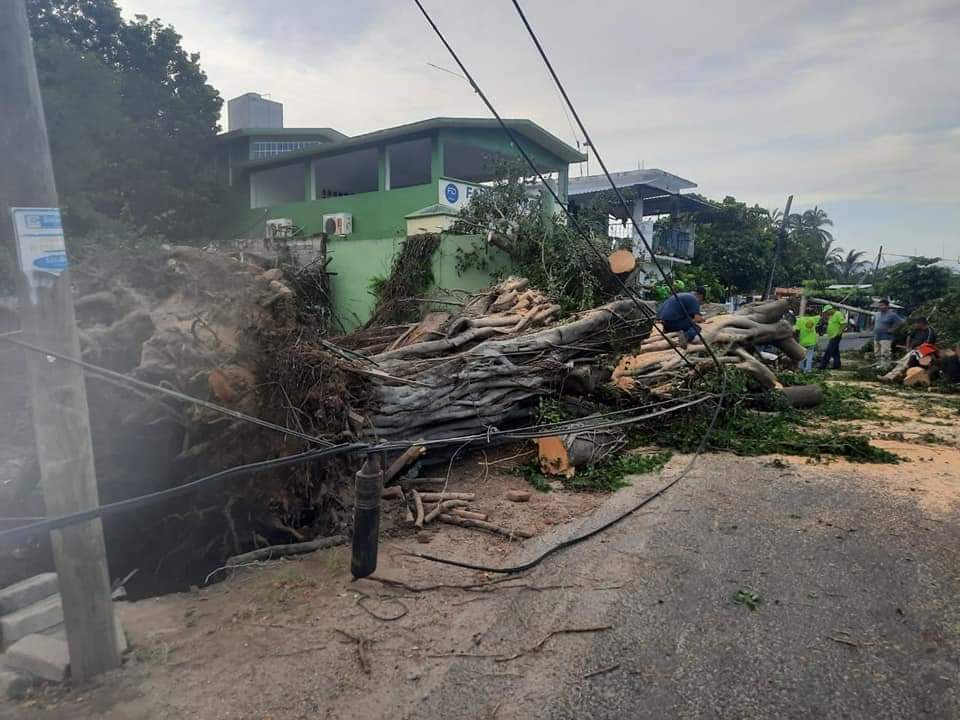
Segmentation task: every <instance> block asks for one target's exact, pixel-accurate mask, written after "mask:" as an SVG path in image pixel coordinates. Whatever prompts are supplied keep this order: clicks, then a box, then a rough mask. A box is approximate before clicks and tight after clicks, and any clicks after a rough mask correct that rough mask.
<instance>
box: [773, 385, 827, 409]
mask: <svg viewBox="0 0 960 720" xmlns="http://www.w3.org/2000/svg"><path fill="white" fill-rule="evenodd" d="M780 392H781V393H783V395H784V396H785V397H786V398H787V402H789V403H790V406H791V407H795V408H810V407H816V406H817V405H819V404H820V403H822V402H823V387H821V386H820V385H792V386H790V387H785V388H782V389H781V390H780Z"/></svg>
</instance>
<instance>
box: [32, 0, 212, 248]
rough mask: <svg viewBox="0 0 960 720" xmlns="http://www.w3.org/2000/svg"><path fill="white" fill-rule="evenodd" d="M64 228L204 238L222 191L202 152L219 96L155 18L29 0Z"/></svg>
mask: <svg viewBox="0 0 960 720" xmlns="http://www.w3.org/2000/svg"><path fill="white" fill-rule="evenodd" d="M27 5H28V13H29V19H30V25H31V30H32V32H33V36H34V39H35V54H36V57H37V66H38V71H39V77H40V88H41V92H42V93H43V101H44V107H45V110H46V115H47V125H48V133H49V135H50V145H51V152H52V154H53V162H54V170H55V173H56V177H57V186H58V190H59V191H60V196H61V201H62V205H63V207H64V211H65V212H64V220H65V223H66V225H67V233H68V237H70V236H77V235H93V234H97V233H103V232H110V231H115V230H116V229H117V226H119V225H120V224H121V222H120V221H121V220H122V221H123V223H124V224H125V226H126V227H125V228H124V230H125V231H126V232H127V233H132V234H139V235H154V236H155V235H166V236H174V237H180V238H189V237H193V238H201V237H209V236H211V235H212V234H213V232H214V230H215V229H216V224H217V220H218V212H217V210H218V209H219V208H220V207H221V206H222V205H223V204H224V203H225V202H226V197H227V192H228V191H227V190H226V189H225V188H224V187H223V186H222V184H221V183H219V182H218V181H217V179H216V178H215V177H214V176H213V174H212V173H213V170H212V168H213V163H212V162H211V158H210V157H209V156H208V150H209V145H210V140H212V138H213V137H214V136H215V135H216V133H217V131H218V130H219V127H218V125H217V121H218V117H219V113H220V107H221V105H222V100H221V98H220V95H219V93H218V92H217V91H216V89H214V88H213V87H211V86H210V85H209V84H208V83H207V81H206V80H207V78H206V75H205V74H204V72H203V71H202V69H201V68H200V65H199V62H198V57H197V55H195V54H188V53H187V52H186V51H185V50H184V49H183V48H182V47H181V46H180V36H179V35H178V34H177V33H176V32H175V31H174V30H173V28H171V27H169V26H165V25H163V23H161V22H160V21H159V20H148V19H147V18H146V17H145V16H142V15H139V16H136V18H135V19H134V20H133V21H131V22H127V21H124V20H123V18H122V17H121V15H120V11H119V9H118V8H117V6H116V4H115V3H114V2H113V0H29V2H28V3H27Z"/></svg>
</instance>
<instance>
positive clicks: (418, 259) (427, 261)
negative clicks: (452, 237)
mask: <svg viewBox="0 0 960 720" xmlns="http://www.w3.org/2000/svg"><path fill="white" fill-rule="evenodd" d="M438 247H440V236H439V235H434V234H431V233H424V234H421V235H411V236H410V237H408V238H407V239H406V240H404V241H403V244H402V245H401V246H400V252H398V253H397V254H396V255H395V256H394V258H393V265H392V266H391V268H390V275H389V276H388V277H386V278H381V277H373V278H371V279H370V282H369V288H370V291H371V292H372V293H373V294H374V296H375V297H376V298H377V306H376V307H375V308H374V311H373V317H372V318H371V319H370V322H371V323H379V324H382V323H391V322H392V323H398V322H404V321H406V320H415V319H418V318H419V310H418V308H417V305H416V303H411V300H416V299H418V298H421V297H423V296H424V295H426V293H427V291H428V290H429V289H430V286H431V285H433V254H434V253H435V252H436V251H437V248H438Z"/></svg>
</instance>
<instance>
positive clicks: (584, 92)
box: [120, 0, 960, 247]
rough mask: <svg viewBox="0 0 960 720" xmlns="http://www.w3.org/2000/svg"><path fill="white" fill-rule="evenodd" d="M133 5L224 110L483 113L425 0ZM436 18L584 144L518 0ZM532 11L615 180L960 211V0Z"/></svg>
mask: <svg viewBox="0 0 960 720" xmlns="http://www.w3.org/2000/svg"><path fill="white" fill-rule="evenodd" d="M120 2H121V5H122V6H123V8H124V11H125V12H126V13H128V14H132V13H134V12H145V13H147V14H149V15H151V16H159V17H161V18H162V19H163V20H165V21H167V22H170V23H172V24H174V25H175V26H176V27H177V29H178V30H179V31H180V32H181V33H182V34H183V36H184V43H185V44H186V45H187V46H188V47H189V48H190V49H195V50H198V51H199V52H200V53H201V59H202V62H203V65H204V67H205V68H206V69H207V71H208V74H209V76H210V79H211V81H212V82H213V83H214V85H216V86H217V87H218V88H219V89H220V90H221V92H223V94H224V95H225V96H227V97H230V96H233V95H235V94H238V93H240V92H244V91H247V90H255V91H260V92H269V93H271V94H272V96H273V97H275V98H277V99H279V100H282V101H283V102H284V103H285V111H286V116H287V120H288V124H290V125H331V126H333V127H337V128H339V129H341V130H343V131H344V132H348V133H357V132H362V131H366V130H372V129H376V128H379V127H385V126H389V125H393V124H398V123H402V122H408V121H412V120H416V119H421V118H423V117H429V116H433V115H485V114H486V113H485V110H484V108H483V106H482V105H481V103H480V102H479V100H478V99H477V98H476V97H475V96H474V94H473V92H472V91H471V89H470V88H469V87H468V86H467V85H466V83H464V82H463V81H462V80H460V79H459V78H456V77H453V76H451V75H448V74H446V73H443V72H440V71H437V70H433V69H431V68H429V67H428V66H427V65H426V63H427V62H433V63H436V64H439V65H443V66H445V67H452V61H451V60H450V59H449V58H448V57H447V56H446V54H445V52H444V50H443V48H442V47H441V46H440V45H439V43H438V42H437V40H436V39H435V37H434V36H433V35H432V33H431V32H430V30H429V28H428V27H427V26H426V25H425V23H424V22H423V20H422V18H421V17H420V15H419V13H418V11H417V10H416V7H415V6H414V5H413V3H412V2H405V1H401V2H398V1H397V0H392V1H390V2H388V1H387V0H356V1H355V2H350V3H343V2H329V1H328V2H303V1H302V0H294V1H293V2H286V3H274V4H266V3H259V2H248V3H241V2H237V1H236V0H234V1H233V2H229V3H227V2H226V1H225V0H215V1H214V2H206V3H203V4H198V3H195V2H188V1H187V0H120ZM426 4H427V6H428V8H429V9H430V10H431V12H433V13H434V14H435V17H436V20H437V22H438V23H439V24H440V26H441V27H442V28H443V29H444V31H445V32H446V33H447V34H448V37H449V38H450V40H451V42H452V43H453V44H454V46H455V47H457V48H458V50H460V51H461V52H462V54H463V58H464V60H465V62H467V64H468V66H469V67H470V68H471V70H473V71H474V72H475V74H476V76H477V79H478V81H479V82H480V83H481V85H482V86H483V87H484V88H485V89H486V90H487V91H488V92H489V93H490V95H491V96H492V98H493V99H494V101H495V103H496V104H497V105H498V107H499V108H500V109H501V111H502V112H503V113H504V114H505V115H508V116H513V117H530V118H532V119H534V120H536V121H537V122H540V123H541V124H543V125H544V126H545V127H547V128H548V129H550V130H552V131H553V132H555V133H556V134H558V135H559V136H561V137H563V138H564V139H566V140H568V141H569V142H572V141H573V136H572V134H571V130H570V129H569V126H568V122H567V120H566V118H565V116H564V113H563V112H562V110H561V106H560V102H559V100H558V98H557V95H556V92H555V91H554V90H553V88H552V87H551V85H550V82H549V78H548V77H547V75H546V73H545V71H544V69H543V67H542V65H541V64H540V63H539V60H538V58H537V57H536V55H535V51H534V49H533V47H532V46H531V45H530V43H529V40H528V39H527V38H526V36H525V34H524V33H523V31H522V28H521V27H520V25H519V22H518V20H517V18H516V15H515V14H514V12H513V9H512V7H511V6H510V3H509V2H507V0H494V1H491V2H482V3H478V2H475V1H474V2H466V1H465V0H446V1H445V2H439V1H438V0H428V1H427V2H426ZM524 7H525V9H526V10H527V13H528V15H529V16H530V18H531V21H532V23H533V24H534V27H535V28H536V29H537V30H538V32H539V34H540V36H541V39H542V40H543V42H544V44H545V45H546V47H547V49H548V52H550V53H551V56H552V58H553V60H554V62H555V64H556V67H557V70H558V72H559V73H560V75H561V77H562V78H563V80H564V81H565V83H566V84H567V87H568V89H569V90H570V92H571V94H572V96H573V98H574V100H575V102H577V104H578V107H579V109H580V110H581V114H582V115H583V117H584V120H585V122H586V123H587V125H588V128H589V129H590V131H591V133H592V134H593V135H594V137H595V140H596V141H597V145H598V146H599V147H600V149H601V150H602V151H603V152H604V154H605V156H606V159H607V160H608V164H610V165H611V166H612V167H613V168H616V169H626V168H631V167H636V165H637V163H638V162H642V163H644V164H645V165H646V166H647V167H653V166H657V167H662V168H664V169H666V170H669V171H671V172H675V173H677V174H680V175H684V176H686V177H690V178H691V179H693V180H695V181H697V182H698V183H699V184H700V186H701V189H702V190H703V191H704V192H706V193H707V194H710V195H720V196H722V195H724V194H734V195H736V196H738V197H741V198H742V199H745V200H747V201H750V202H759V203H761V204H764V205H779V204H782V202H783V198H784V197H785V195H787V194H788V193H794V194H795V195H796V196H797V198H798V200H799V201H800V202H802V203H805V204H808V205H812V204H814V203H819V204H821V205H826V206H827V209H828V211H829V209H830V205H829V203H831V202H841V201H856V200H871V199H872V200H878V201H881V200H887V201H890V202H894V201H895V202H897V203H899V204H901V205H904V204H912V205H914V206H916V207H918V208H919V207H922V205H923V204H924V203H932V202H950V201H955V199H956V197H957V194H958V190H960V187H958V184H960V183H958V180H957V178H960V76H958V74H957V72H956V68H957V67H960V43H957V42H956V41H955V38H956V37H957V36H958V30H960V6H958V5H957V4H956V3H955V2H953V1H952V0H946V1H937V0H917V1H914V2H906V1H902V0H878V1H876V2H870V3H852V2H828V1H826V0H819V1H816V2H809V1H807V2H799V1H797V0H793V1H791V0H788V1H787V2H778V3H770V2H767V1H766V0H762V1H761V0H746V1H745V2H739V3H736V4H734V5H733V6H731V5H730V4H721V3H710V2H703V1H699V2H686V3H649V4H647V3H644V4H640V3H635V2H627V1H625V0H605V1H601V2H596V3H557V2H555V1H554V2H550V1H548V0H527V2H525V3H524ZM592 169H593V168H592ZM908 224H909V220H908V219H906V218H905V220H904V225H905V226H906V225H908ZM838 234H839V235H840V236H841V237H842V227H838ZM942 242H943V238H940V239H938V240H937V241H936V246H937V247H940V245H941V244H942ZM851 244H854V243H853V242H850V243H848V245H851ZM864 244H866V243H865V242H864Z"/></svg>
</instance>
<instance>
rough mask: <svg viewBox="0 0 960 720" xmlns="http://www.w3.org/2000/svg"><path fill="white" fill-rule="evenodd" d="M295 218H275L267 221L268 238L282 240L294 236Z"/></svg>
mask: <svg viewBox="0 0 960 720" xmlns="http://www.w3.org/2000/svg"><path fill="white" fill-rule="evenodd" d="M293 231H294V226H293V220H291V219H290V218H274V219H273V220H267V222H266V239H267V240H282V239H284V238H290V237H293Z"/></svg>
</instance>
